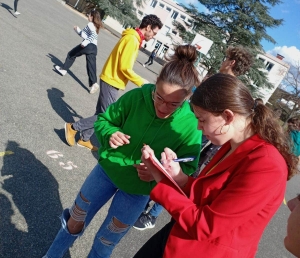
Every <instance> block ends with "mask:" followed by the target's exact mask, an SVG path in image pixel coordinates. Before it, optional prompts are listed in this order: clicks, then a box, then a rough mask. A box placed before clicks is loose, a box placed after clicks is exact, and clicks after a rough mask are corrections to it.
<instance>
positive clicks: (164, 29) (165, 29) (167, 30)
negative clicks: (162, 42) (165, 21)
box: [161, 25, 171, 35]
mask: <svg viewBox="0 0 300 258" xmlns="http://www.w3.org/2000/svg"><path fill="white" fill-rule="evenodd" d="M170 29H171V28H170V27H169V26H166V25H164V26H163V27H162V29H161V33H162V34H163V35H167V34H168V33H169V32H170Z"/></svg>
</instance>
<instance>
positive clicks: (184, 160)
mask: <svg viewBox="0 0 300 258" xmlns="http://www.w3.org/2000/svg"><path fill="white" fill-rule="evenodd" d="M194 159H195V157H186V158H179V159H173V161H175V162H189V161H193V160H194Z"/></svg>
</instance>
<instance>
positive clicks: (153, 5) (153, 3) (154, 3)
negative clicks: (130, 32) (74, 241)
mask: <svg viewBox="0 0 300 258" xmlns="http://www.w3.org/2000/svg"><path fill="white" fill-rule="evenodd" d="M156 4H157V1H156V0H152V2H151V4H150V6H151V7H153V8H155V6H156Z"/></svg>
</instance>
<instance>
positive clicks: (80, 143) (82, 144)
mask: <svg viewBox="0 0 300 258" xmlns="http://www.w3.org/2000/svg"><path fill="white" fill-rule="evenodd" d="M77 145H78V146H80V147H85V148H87V149H89V150H91V151H98V148H97V147H96V146H94V145H93V144H92V143H91V141H86V142H85V141H83V140H82V139H79V140H78V142H77Z"/></svg>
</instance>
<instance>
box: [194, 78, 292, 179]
mask: <svg viewBox="0 0 300 258" xmlns="http://www.w3.org/2000/svg"><path fill="white" fill-rule="evenodd" d="M191 103H192V104H193V105H195V106H199V107H201V108H203V109H204V110H206V111H208V112H210V113H212V114H214V115H220V114H222V113H223V111H224V110H225V109H230V110H231V111H232V112H234V113H237V114H240V115H242V116H244V117H247V118H248V119H249V120H250V123H249V125H248V126H249V127H248V129H252V130H253V131H254V132H255V133H257V134H258V135H259V136H260V137H261V138H262V139H264V140H265V141H267V142H269V143H270V144H272V145H273V146H274V147H275V148H276V149H277V150H278V151H279V152H280V154H281V155H282V156H283V158H284V159H285V162H286V164H287V166H288V179H290V178H291V177H292V176H293V175H295V174H296V173H297V169H296V168H297V163H298V158H297V157H296V156H295V155H294V154H293V153H292V150H291V147H290V144H289V142H290V141H289V138H288V136H287V134H286V133H285V132H284V130H283V128H282V127H281V126H280V124H279V123H278V121H276V120H275V118H274V114H273V112H272V110H270V109H269V108H268V107H266V106H265V105H263V104H260V103H258V102H256V101H255V100H254V99H253V97H252V96H251V94H250V91H249V90H248V88H247V87H246V86H245V85H244V84H243V83H242V82H241V81H240V80H239V79H237V78H236V77H234V76H232V75H228V74H220V73H219V74H215V75H213V76H211V77H209V78H208V79H206V80H205V81H204V82H203V83H201V84H200V86H199V87H197V89H196V91H195V92H194V94H193V96H192V98H191Z"/></svg>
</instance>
